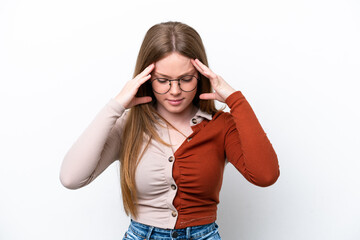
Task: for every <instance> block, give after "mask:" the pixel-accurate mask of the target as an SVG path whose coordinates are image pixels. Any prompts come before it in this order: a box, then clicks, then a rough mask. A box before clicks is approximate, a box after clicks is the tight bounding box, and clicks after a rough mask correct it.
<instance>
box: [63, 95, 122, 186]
mask: <svg viewBox="0 0 360 240" xmlns="http://www.w3.org/2000/svg"><path fill="white" fill-rule="evenodd" d="M125 115H126V111H125V109H124V107H123V106H122V105H121V104H120V103H118V102H117V101H116V100H115V99H113V98H112V99H110V101H109V102H108V103H107V104H106V105H105V106H104V107H103V108H102V109H101V110H100V111H99V112H98V114H97V115H96V117H95V118H94V119H93V120H92V122H91V123H90V125H89V126H88V127H87V128H86V129H85V130H84V131H83V133H82V134H81V135H80V136H79V138H78V139H77V141H75V142H74V144H73V145H72V146H71V148H70V149H69V150H68V152H67V153H66V155H65V157H64V159H63V162H62V165H61V170H60V181H61V183H62V184H63V185H64V186H65V187H66V188H69V189H78V188H81V187H83V186H85V185H87V184H89V183H90V182H92V181H93V180H94V179H95V178H96V177H97V176H99V175H100V174H101V173H102V172H103V171H104V170H105V169H106V168H107V167H108V166H109V165H110V164H111V163H113V162H114V161H115V160H118V159H119V151H120V146H121V136H120V135H121V134H120V133H121V132H122V128H123V125H124V118H125Z"/></svg>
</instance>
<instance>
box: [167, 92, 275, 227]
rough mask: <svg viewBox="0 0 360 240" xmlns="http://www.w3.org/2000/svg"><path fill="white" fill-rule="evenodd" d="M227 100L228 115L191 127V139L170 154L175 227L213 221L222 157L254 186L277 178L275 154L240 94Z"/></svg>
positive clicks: (219, 183) (234, 94)
mask: <svg viewBox="0 0 360 240" xmlns="http://www.w3.org/2000/svg"><path fill="white" fill-rule="evenodd" d="M226 104H227V105H228V106H229V108H230V113H225V112H222V111H219V112H217V113H216V114H215V115H214V116H213V118H212V120H211V121H209V120H206V119H204V120H203V121H202V122H201V123H200V124H198V125H195V126H193V127H192V129H193V133H192V134H191V135H190V136H189V137H190V138H191V141H189V142H185V143H184V144H183V145H181V146H180V147H179V148H178V149H177V151H176V152H175V155H174V156H175V159H176V161H175V162H174V166H173V178H174V180H175V182H176V184H177V186H178V191H177V195H176V196H175V199H174V202H173V204H174V206H175V207H176V209H177V211H178V219H177V222H176V226H175V228H176V229H178V228H185V227H188V226H195V225H202V224H208V223H211V222H213V221H215V220H216V211H217V204H218V203H219V192H220V189H221V185H222V178H223V171H224V166H225V159H227V160H228V161H229V162H230V163H232V164H233V165H234V166H235V168H236V169H237V170H238V171H239V172H240V173H241V174H242V175H243V176H244V177H245V178H246V179H247V180H248V181H249V182H251V183H253V184H255V185H257V186H261V187H266V186H269V185H272V184H273V183H275V182H276V180H277V179H278V177H279V174H280V171H279V165H278V160H277V156H276V153H275V151H274V149H273V147H272V144H271V143H270V141H269V139H268V138H267V136H266V133H265V132H264V130H263V129H262V127H261V125H260V123H259V121H258V119H257V118H256V115H255V113H254V112H253V110H252V108H251V106H250V105H249V103H248V102H247V100H246V99H245V97H244V96H243V95H242V93H241V92H240V91H237V92H235V93H233V94H232V95H230V96H229V97H228V98H227V99H226Z"/></svg>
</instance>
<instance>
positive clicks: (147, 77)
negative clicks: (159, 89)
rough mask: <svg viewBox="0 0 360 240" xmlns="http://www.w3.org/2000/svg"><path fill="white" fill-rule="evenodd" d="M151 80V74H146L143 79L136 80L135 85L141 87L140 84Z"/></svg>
mask: <svg viewBox="0 0 360 240" xmlns="http://www.w3.org/2000/svg"><path fill="white" fill-rule="evenodd" d="M150 78H151V74H148V75H146V76H144V77H141V78H139V79H138V80H137V83H138V84H139V86H141V85H142V84H144V83H145V82H146V81H147V80H149V79H150Z"/></svg>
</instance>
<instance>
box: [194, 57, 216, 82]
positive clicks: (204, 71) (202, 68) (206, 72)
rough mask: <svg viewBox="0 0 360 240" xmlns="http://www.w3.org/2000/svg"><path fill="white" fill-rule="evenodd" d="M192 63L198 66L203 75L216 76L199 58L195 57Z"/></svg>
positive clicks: (211, 77)
mask: <svg viewBox="0 0 360 240" xmlns="http://www.w3.org/2000/svg"><path fill="white" fill-rule="evenodd" d="M194 63H195V64H196V65H195V67H196V66H198V67H197V69H198V70H199V71H200V73H201V74H203V75H204V76H205V77H207V78H210V79H213V78H216V74H215V73H214V72H213V71H211V69H210V68H208V67H207V66H206V65H205V64H203V63H202V62H201V61H200V60H199V59H195V60H194Z"/></svg>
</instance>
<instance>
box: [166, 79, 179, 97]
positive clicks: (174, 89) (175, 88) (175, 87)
mask: <svg viewBox="0 0 360 240" xmlns="http://www.w3.org/2000/svg"><path fill="white" fill-rule="evenodd" d="M169 92H170V94H172V95H178V94H180V93H181V89H180V82H179V81H171V82H170V91H169Z"/></svg>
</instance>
